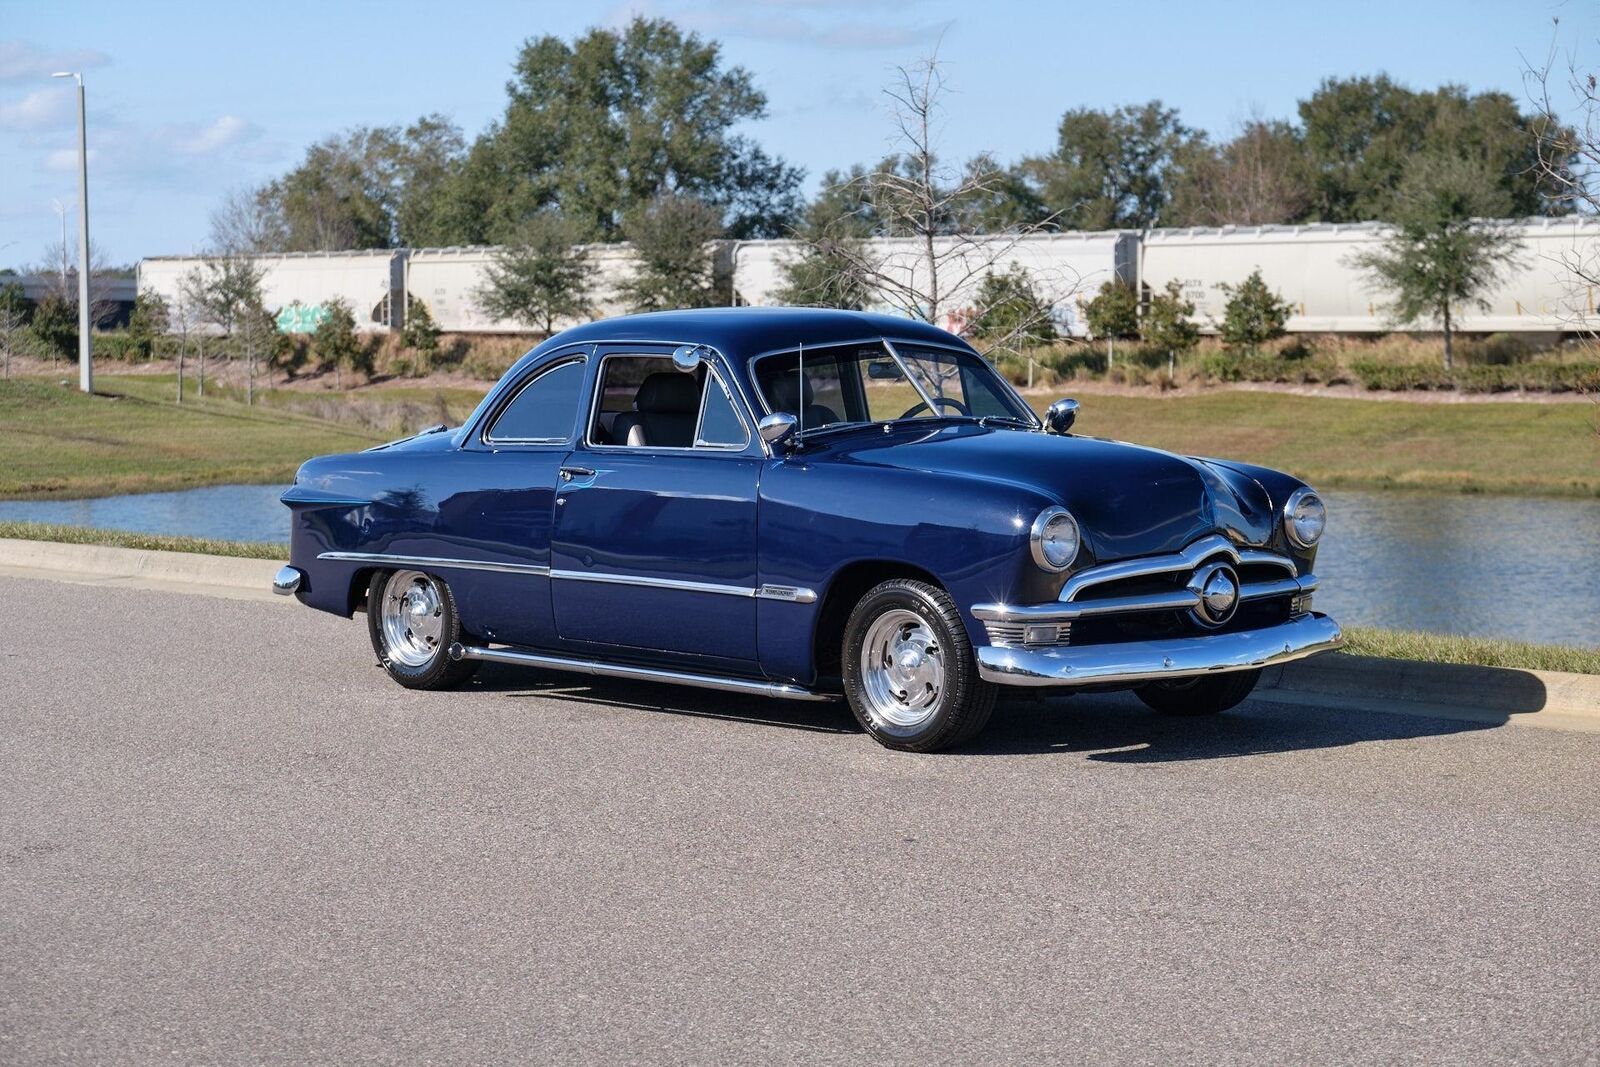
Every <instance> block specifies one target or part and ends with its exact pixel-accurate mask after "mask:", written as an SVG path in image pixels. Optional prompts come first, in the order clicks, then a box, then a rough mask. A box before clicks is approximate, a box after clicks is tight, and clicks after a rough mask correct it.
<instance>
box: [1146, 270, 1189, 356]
mask: <svg viewBox="0 0 1600 1067" xmlns="http://www.w3.org/2000/svg"><path fill="white" fill-rule="evenodd" d="M1193 314H1194V303H1193V302H1192V301H1189V300H1186V299H1184V296H1183V286H1182V285H1181V284H1180V283H1179V282H1178V281H1177V280H1176V279H1174V280H1172V281H1170V282H1168V283H1167V287H1166V288H1165V289H1164V290H1162V291H1161V292H1159V293H1157V294H1155V295H1154V296H1152V297H1151V298H1150V303H1149V304H1147V305H1146V306H1145V309H1144V318H1143V320H1142V321H1141V322H1140V324H1139V333H1140V335H1141V336H1142V337H1143V338H1144V339H1145V340H1146V341H1147V342H1149V343H1150V344H1152V345H1154V346H1156V348H1158V349H1160V350H1161V351H1163V352H1165V353H1167V355H1168V356H1169V357H1170V358H1173V359H1176V358H1177V357H1178V356H1180V355H1182V354H1183V353H1184V352H1187V351H1188V350H1189V349H1191V348H1193V347H1194V346H1195V345H1196V344H1197V343H1199V341H1200V327H1198V326H1196V325H1195V324H1194V322H1193V321H1191V319H1190V316H1192V315H1193Z"/></svg>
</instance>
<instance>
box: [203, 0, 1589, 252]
mask: <svg viewBox="0 0 1600 1067" xmlns="http://www.w3.org/2000/svg"><path fill="white" fill-rule="evenodd" d="M766 107H767V100H766V97H765V95H764V94H763V93H762V92H761V91H760V89H759V88H757V86H756V85H755V82H754V79H753V78H752V76H751V74H750V73H749V72H748V71H747V70H745V69H744V68H742V67H738V66H733V65H729V64H727V63H726V62H725V61H724V59H723V56H722V53H721V48H720V46H719V45H718V43H717V42H715V41H708V40H705V39H702V38H701V37H699V36H698V35H697V34H694V33H686V32H684V31H682V30H680V29H679V28H678V27H677V26H675V25H674V24H673V23H671V22H670V21H667V20H664V19H651V18H643V17H640V18H635V19H634V20H633V21H632V22H631V23H630V24H629V25H628V26H626V27H625V28H623V29H620V30H612V29H593V30H590V31H588V32H587V33H585V34H583V35H582V36H580V37H578V38H576V39H575V40H572V41H566V40H563V39H561V38H557V37H551V36H545V37H537V38H531V39H529V40H528V41H526V42H525V43H524V44H523V46H522V49H521V51H520V52H519V54H518V57H517V60H516V62H515V65H514V67H513V70H512V73H511V77H510V79H509V80H508V82H507V83H506V104H505V109H504V111H503V113H502V114H501V116H500V117H499V118H498V119H496V120H495V121H493V122H492V123H491V124H490V125H489V126H488V128H487V129H485V130H483V131H482V132H481V133H479V134H478V135H477V136H476V137H475V138H472V139H470V140H469V139H468V138H467V136H466V135H465V134H464V133H463V131H462V130H461V129H460V128H459V127H458V126H456V125H455V124H454V123H452V122H451V121H450V120H449V119H448V118H446V117H444V116H441V115H427V116H423V117H421V118H419V119H417V120H416V121H414V122H412V123H410V124H409V125H394V126H384V127H357V128H354V129H351V130H347V131H345V132H343V133H340V134H337V135H334V136H331V137H328V138H326V139H324V140H322V141H319V142H317V143H316V144H313V145H311V146H310V147H309V148H308V149H307V150H306V153H305V156H304V158H303V159H302V160H301V161H300V163H299V164H298V165H296V166H295V167H294V168H293V169H291V170H290V171H288V172H287V173H285V174H283V175H281V176H280V177H278V178H276V179H274V180H272V181H270V182H268V183H266V184H265V185H263V186H261V187H259V188H255V189H247V190H241V191H238V192H236V193H235V194H233V195H232V196H231V197H230V198H229V199H228V200H227V202H226V203H225V204H224V205H223V206H222V207H221V208H220V209H219V210H218V212H217V213H216V217H215V220H214V221H215V224H216V225H215V227H214V229H215V231H216V233H217V234H218V236H219V240H220V241H221V242H222V243H225V244H226V245H227V246H228V247H230V248H234V249H237V250H241V251H260V252H266V251H274V252H276V251H338V250H346V249H362V248H388V247H430V246H444V245H473V244H496V245H501V244H508V243H511V242H513V241H515V240H518V239H519V238H521V237H523V236H525V231H526V230H527V228H528V227H529V226H530V225H539V226H543V225H545V223H542V222H539V223H535V222H534V220H536V219H540V218H541V217H543V216H547V215H549V214H552V213H553V214H557V215H559V216H560V218H561V222H562V225H563V226H564V227H565V229H566V232H567V233H568V235H569V236H570V237H571V238H572V239H573V241H574V242H577V243H583V242H603V241H615V240H624V239H630V238H633V237H634V236H636V234H637V231H638V230H640V229H641V228H643V227H645V226H648V225H649V217H648V212H649V210H650V208H651V206H652V205H653V204H654V203H655V202H656V201H658V200H659V199H661V198H663V197H673V198H678V199H693V200H695V201H698V202H699V203H701V204H704V205H705V206H706V207H707V208H709V209H710V211H711V212H712V213H714V214H715V216H716V221H717V236H723V237H729V238H756V237H785V236H790V235H791V234H792V233H794V232H795V231H796V230H799V229H802V228H804V227H806V226H807V225H811V224H814V223H815V222H816V220H817V219H818V218H819V217H822V216H831V217H834V218H837V217H841V211H842V209H843V210H847V211H849V212H850V213H852V214H854V215H856V216H857V217H858V218H859V220H860V221H862V222H863V223H868V224H872V223H877V224H878V229H879V230H887V231H889V232H888V233H887V234H886V235H893V233H892V231H893V227H892V225H890V224H891V223H892V220H884V219H876V218H873V217H872V213H871V211H870V206H869V205H863V204H860V203H856V202H854V200H853V199H852V197H851V193H850V190H851V187H852V186H853V185H859V183H860V179H862V178H863V177H864V176H869V175H876V176H879V177H880V178H885V177H888V176H893V175H897V174H901V173H902V172H903V170H904V167H905V166H906V161H905V160H904V159H903V158H901V157H899V156H896V155H890V156H888V157H886V158H884V159H881V160H877V161H872V162H863V163H861V164H857V165H856V166H854V167H851V168H847V169H845V170H842V171H830V172H829V173H827V174H825V175H823V178H822V181H821V187H820V191H819V192H818V194H817V195H816V196H815V197H814V198H813V199H812V200H811V201H810V202H806V201H805V200H804V199H803V197H802V196H801V193H800V186H801V180H802V177H803V174H802V171H801V170H800V168H798V167H797V166H795V165H793V164H791V163H789V162H787V161H785V160H782V159H779V158H776V157H774V156H772V155H770V154H769V153H767V152H766V151H765V150H764V149H763V148H762V147H761V146H760V145H758V144H757V143H755V142H754V141H753V140H752V139H750V138H749V137H748V136H746V135H743V134H741V133H739V132H736V131H737V130H738V129H739V128H741V125H742V124H747V123H749V122H751V121H753V120H758V119H761V118H762V117H764V116H765V114H766ZM1566 133H1567V131H1563V130H1562V129H1561V128H1560V126H1559V125H1558V124H1557V123H1555V122H1554V121H1553V120H1552V119H1551V118H1550V117H1549V116H1548V115H1546V114H1543V113H1531V114H1530V113H1525V112H1524V111H1523V110H1522V109H1521V108H1520V107H1519V106H1518V103H1517V101H1516V100H1515V99H1513V98H1512V97H1511V96H1510V95H1509V94H1507V93H1503V92H1497V91H1490V92H1478V93H1474V92H1471V91H1469V90H1468V89H1467V88H1465V87H1463V86H1459V85H1444V86H1441V87H1439V88H1436V89H1429V90H1420V91H1419V90H1414V89H1411V88H1408V87H1406V86H1404V85H1402V84H1400V83H1398V82H1396V81H1394V80H1393V79H1391V78H1390V77H1388V76H1387V75H1383V74H1379V75H1375V76H1360V77H1349V78H1328V79H1326V80H1325V81H1323V82H1322V83H1321V85H1320V86H1319V87H1318V88H1317V90H1316V91H1315V92H1313V93H1312V94H1311V95H1310V96H1309V97H1308V98H1306V99H1304V100H1302V101H1300V102H1299V103H1298V105H1297V108H1296V115H1295V116H1294V118H1293V119H1292V120H1291V119H1287V118H1271V117H1261V116H1258V117H1254V118H1252V119H1250V120H1249V121H1248V122H1245V123H1244V124H1243V126H1242V127H1241V128H1240V129H1239V130H1237V131H1236V132H1234V133H1232V134H1230V135H1226V136H1218V135H1214V134H1211V133H1207V132H1206V131H1204V130H1201V129H1198V128H1196V127H1194V126H1192V125H1190V124H1188V123H1186V122H1185V121H1184V120H1183V118H1182V116H1181V114H1180V112H1179V111H1178V109H1176V108H1174V107H1170V106H1168V105H1167V104H1165V103H1163V102H1162V101H1160V100H1151V101H1146V102H1136V103H1130V104H1128V105H1126V106H1123V107H1118V108H1114V109H1110V110H1100V109H1093V108H1073V109H1070V110H1067V111H1066V112H1065V113H1064V114H1063V115H1062V117H1061V120H1060V122H1059V123H1058V125H1057V127H1056V130H1055V136H1054V141H1053V143H1052V144H1050V145H1049V146H1048V147H1046V148H1045V150H1043V151H1041V152H1039V153H1036V154H1031V155H1028V156H1025V157H1024V158H1022V159H1019V160H1016V161H1014V162H1011V163H1009V164H1006V163H1001V162H999V161H997V160H996V159H994V158H993V157H992V156H991V155H988V154H980V155H978V156H976V157H974V158H973V159H971V160H970V161H968V162H967V163H966V164H964V168H963V169H964V170H965V171H967V172H968V173H969V174H971V175H974V176H981V177H982V178H983V179H984V180H983V182H982V183H981V188H978V189H974V190H973V192H974V193H975V194H977V195H973V196H971V197H970V198H968V199H966V200H965V201H963V202H956V203H952V204H950V205H949V209H950V211H951V213H952V214H959V215H962V216H964V223H965V224H966V225H968V226H970V227H971V228H975V229H984V230H991V231H1001V230H1005V229H1007V228H1009V227H1015V226H1018V225H1034V226H1039V227H1042V228H1044V229H1048V230H1056V229H1061V230H1102V229H1117V228H1145V227H1154V226H1191V225H1196V226H1217V225H1227V224H1240V225H1256V224H1266V223H1302V222H1319V221H1320V222H1354V221H1365V220H1374V219H1376V220H1390V219H1391V218H1392V216H1393V215H1394V213H1395V212H1396V211H1397V210H1399V208H1400V204H1399V203H1398V198H1399V196H1400V193H1401V187H1402V184H1403V181H1404V178H1405V175H1406V173H1407V171H1408V170H1409V169H1410V168H1411V167H1413V166H1414V165H1415V163H1416V160H1418V159H1419V158H1429V159H1438V158H1452V159H1458V160H1462V161H1466V162H1468V163H1470V164H1471V165H1472V166H1473V167H1474V168H1475V169H1476V170H1478V171H1480V172H1481V175H1482V178H1483V181H1484V182H1485V184H1487V185H1488V186H1490V187H1492V188H1493V190H1494V191H1495V193H1496V198H1495V199H1496V203H1495V206H1496V207H1497V208H1499V209H1500V210H1501V211H1502V212H1503V213H1504V214H1506V215H1540V214H1549V213H1560V212H1565V211H1569V210H1571V209H1572V208H1573V205H1574V203H1575V201H1576V199H1577V197H1575V195H1574V193H1573V190H1572V189H1571V188H1570V186H1569V185H1568V183H1567V181H1565V180H1564V179H1568V178H1570V177H1571V175H1570V174H1567V173H1562V172H1557V173H1554V174H1553V173H1551V172H1550V171H1549V168H1548V167H1542V166H1540V165H1539V164H1540V162H1541V160H1548V159H1549V158H1552V156H1557V155H1559V152H1555V153H1552V152H1551V151H1550V148H1551V146H1558V147H1559V145H1560V144H1561V143H1562V141H1563V137H1564V135H1566Z"/></svg>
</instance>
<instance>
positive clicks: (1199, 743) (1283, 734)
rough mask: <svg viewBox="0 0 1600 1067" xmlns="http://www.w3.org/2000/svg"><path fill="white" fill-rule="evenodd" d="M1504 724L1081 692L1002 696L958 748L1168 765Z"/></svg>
mask: <svg viewBox="0 0 1600 1067" xmlns="http://www.w3.org/2000/svg"><path fill="white" fill-rule="evenodd" d="M1505 721H1506V720H1505V719H1500V720H1499V721H1473V722H1468V721H1461V720H1455V719H1439V718H1431V717H1426V716H1420V715H1409V714H1382V713H1378V712H1371V711H1358V710H1354V709H1350V710H1345V709H1339V710H1332V709H1328V708H1315V707H1303V706H1292V705H1285V704H1276V703H1273V702H1272V701H1271V699H1270V697H1263V698H1256V699H1251V700H1248V701H1246V702H1245V703H1244V704H1242V705H1240V706H1239V707H1238V708H1235V709H1233V710H1232V711H1227V712H1223V713H1222V714H1220V715H1208V716H1195V717H1186V716H1177V715H1162V714H1159V713H1157V712H1154V711H1151V710H1150V709H1148V708H1146V707H1145V706H1144V705H1143V704H1142V703H1140V702H1139V701H1138V700H1137V699H1136V698H1134V697H1133V696H1131V695H1127V694H1084V695H1078V696H1062V697H1051V698H1044V699H1033V700H1029V699H1025V698H1023V699H1018V698H1012V699H1009V700H1002V701H1001V703H1000V705H999V706H998V707H997V708H996V709H995V713H994V718H992V719H991V720H989V728H988V729H987V730H985V731H984V733H983V735H982V736H981V737H979V738H978V739H977V740H976V741H975V742H974V743H973V744H972V745H970V746H968V747H967V748H966V749H964V750H963V751H966V752H970V753H972V754H974V755H1018V754H1028V753H1044V752H1076V753H1082V754H1085V755H1086V758H1088V759H1091V760H1095V761H1097V762H1103V763H1176V762H1180V761H1184V760H1209V759H1227V758H1229V757H1233V756H1259V755H1270V754H1272V753H1275V752H1303V751H1306V750H1309V749H1319V748H1342V747H1344V746H1347V745H1355V744H1360V743H1362V742H1367V741H1403V740H1410V739H1414V738H1419V737H1438V736H1446V735H1449V734H1458V733H1469V732H1473V731H1477V730H1490V729H1494V728H1496V727H1497V726H1501V725H1504V723H1505Z"/></svg>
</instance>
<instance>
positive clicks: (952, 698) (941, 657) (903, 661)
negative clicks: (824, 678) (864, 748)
mask: <svg viewBox="0 0 1600 1067" xmlns="http://www.w3.org/2000/svg"><path fill="white" fill-rule="evenodd" d="M841 660H842V663H843V666H844V691H845V697H846V699H848V700H849V702H850V710H851V711H852V712H853V713H854V714H855V717H856V721H857V722H859V723H860V724H861V726H862V728H863V729H865V730H866V731H867V732H868V733H869V734H871V735H872V736H873V737H874V738H875V739H876V740H877V741H878V742H879V743H880V744H883V745H886V746H888V747H889V748H897V749H904V750H906V751H909V752H937V751H939V750H941V749H946V748H951V747H953V746H956V745H960V744H963V743H964V742H966V741H969V740H971V739H972V738H973V737H975V736H977V734H978V732H979V731H981V730H982V729H983V727H984V725H985V724H986V723H987V722H988V721H989V715H990V713H991V712H992V711H993V710H994V699H995V690H994V687H993V686H992V685H990V684H988V683H987V682H985V681H983V679H981V678H979V677H978V668H977V662H976V660H975V659H974V658H973V655H972V644H971V642H970V641H968V640H967V632H966V628H965V627H964V626H963V625H962V624H961V615H960V613H959V612H957V610H956V606H955V604H954V603H953V602H952V601H951V600H950V598H949V596H947V595H946V594H945V592H944V591H943V590H942V589H939V588H938V587H936V586H932V585H929V584H927V583H926V582H917V581H911V580H909V579H896V580H894V581H889V582H884V583H883V584H881V585H878V586H876V587H875V588H873V589H872V590H871V591H869V592H868V593H867V595H866V596H864V597H862V598H861V602H860V603H858V604H857V605H856V607H855V610H854V611H853V612H851V613H850V620H849V622H848V623H846V624H845V631H844V648H843V650H842V653H841Z"/></svg>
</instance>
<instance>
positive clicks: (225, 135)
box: [163, 115, 260, 156]
mask: <svg viewBox="0 0 1600 1067" xmlns="http://www.w3.org/2000/svg"><path fill="white" fill-rule="evenodd" d="M164 132H165V137H164V138H163V139H164V140H167V141H168V143H170V144H171V146H172V149H173V151H175V152H182V153H183V154H184V155H186V156H203V155H208V154H210V153H212V152H216V151H220V150H221V149H224V148H227V147H229V146H231V145H236V144H238V143H239V142H241V141H246V140H250V139H251V138H254V137H255V136H256V135H257V134H258V133H259V132H260V131H259V130H257V129H256V128H255V126H254V125H252V124H251V123H249V122H247V121H245V120H244V119H242V118H240V117H239V116H237V115H223V116H222V117H221V118H219V119H217V120H216V121H215V122H213V123H211V124H210V125H208V126H203V127H201V128H199V129H188V130H186V129H185V128H184V127H172V128H170V129H168V130H167V131H164Z"/></svg>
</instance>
